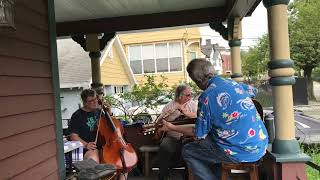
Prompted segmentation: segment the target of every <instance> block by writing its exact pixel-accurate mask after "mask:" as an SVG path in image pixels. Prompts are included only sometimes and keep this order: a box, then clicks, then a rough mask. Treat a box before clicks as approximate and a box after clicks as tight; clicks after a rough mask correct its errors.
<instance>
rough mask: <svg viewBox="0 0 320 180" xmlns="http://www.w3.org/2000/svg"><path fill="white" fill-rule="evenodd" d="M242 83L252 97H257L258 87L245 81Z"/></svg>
mask: <svg viewBox="0 0 320 180" xmlns="http://www.w3.org/2000/svg"><path fill="white" fill-rule="evenodd" d="M240 84H241V86H242V87H243V89H244V90H245V91H247V93H248V94H249V95H250V97H251V98H255V97H256V96H257V88H255V87H253V86H251V85H247V84H244V83H240Z"/></svg>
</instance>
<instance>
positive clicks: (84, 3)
mask: <svg viewBox="0 0 320 180" xmlns="http://www.w3.org/2000/svg"><path fill="white" fill-rule="evenodd" d="M226 1H228V0H55V14H56V21H57V22H67V21H78V20H88V19H97V18H109V17H120V16H129V15H140V14H153V13H161V12H173V11H182V10H191V9H200V8H209V7H221V6H224V5H225V3H226Z"/></svg>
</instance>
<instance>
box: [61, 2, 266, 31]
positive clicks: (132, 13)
mask: <svg viewBox="0 0 320 180" xmlns="http://www.w3.org/2000/svg"><path fill="white" fill-rule="evenodd" d="M260 1H261V0H246V1H243V0H201V1H199V0H154V1H150V0H140V1H133V0H131V1H128V0H109V1H104V0H91V1H87V0H68V1H65V0H55V11H56V21H57V26H56V27H57V36H69V35H72V34H79V33H81V34H88V33H104V32H120V31H132V30H141V29H153V28H164V27H173V26H185V25H194V24H205V23H209V22H214V21H216V22H224V21H226V20H227V19H228V18H229V17H240V18H243V17H245V16H249V15H251V14H252V12H253V11H254V10H255V8H256V7H257V5H258V4H259V3H260Z"/></svg>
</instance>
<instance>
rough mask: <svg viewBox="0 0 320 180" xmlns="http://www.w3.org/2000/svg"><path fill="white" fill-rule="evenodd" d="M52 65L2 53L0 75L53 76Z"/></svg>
mask: <svg viewBox="0 0 320 180" xmlns="http://www.w3.org/2000/svg"><path fill="white" fill-rule="evenodd" d="M50 65H51V64H50V63H48V62H39V61H30V60H22V59H18V58H15V57H9V56H1V55H0V67H1V68H0V76H1V75H6V76H31V77H51V66H50Z"/></svg>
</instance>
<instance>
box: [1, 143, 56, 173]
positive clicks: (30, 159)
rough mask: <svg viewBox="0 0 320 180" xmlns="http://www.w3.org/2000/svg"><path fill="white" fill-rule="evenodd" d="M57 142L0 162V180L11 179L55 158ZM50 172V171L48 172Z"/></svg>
mask: <svg viewBox="0 0 320 180" xmlns="http://www.w3.org/2000/svg"><path fill="white" fill-rule="evenodd" d="M56 152H57V147H56V141H51V142H48V143H45V144H42V145H40V146H38V147H35V148H32V149H30V150H28V151H25V152H23V153H20V154H17V155H15V156H12V157H10V158H7V159H4V160H2V161H0V170H1V173H0V179H10V178H11V177H13V176H15V175H17V174H20V173H22V172H24V171H26V170H28V169H30V168H32V167H34V166H36V165H37V164H39V163H41V162H43V161H44V160H46V159H48V158H50V157H53V156H55V154H56ZM48 171H49V170H48Z"/></svg>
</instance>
